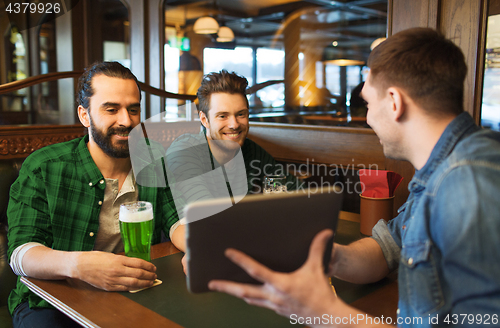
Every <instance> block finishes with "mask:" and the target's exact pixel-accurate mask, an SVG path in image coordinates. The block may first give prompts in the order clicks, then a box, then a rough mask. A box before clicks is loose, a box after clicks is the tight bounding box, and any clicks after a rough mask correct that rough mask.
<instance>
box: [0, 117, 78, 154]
mask: <svg viewBox="0 0 500 328" xmlns="http://www.w3.org/2000/svg"><path fill="white" fill-rule="evenodd" d="M86 133H87V132H86V128H85V127H83V126H82V125H81V124H74V125H39V126H2V128H1V129H0V160H1V159H17V158H26V157H27V156H28V155H29V154H31V153H32V152H34V151H35V150H37V149H40V148H42V147H45V146H48V145H52V144H55V143H59V142H63V141H68V140H72V139H75V138H78V137H82V136H83V135H85V134H86Z"/></svg>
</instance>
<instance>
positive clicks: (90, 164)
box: [75, 134, 105, 190]
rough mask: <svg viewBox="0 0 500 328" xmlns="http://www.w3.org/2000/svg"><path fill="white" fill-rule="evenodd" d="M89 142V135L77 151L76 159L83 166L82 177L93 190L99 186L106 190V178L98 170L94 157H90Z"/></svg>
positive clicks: (83, 139)
mask: <svg viewBox="0 0 500 328" xmlns="http://www.w3.org/2000/svg"><path fill="white" fill-rule="evenodd" d="M88 142H89V135H88V134H87V135H86V136H84V137H83V138H82V140H80V143H79V144H78V147H77V148H76V149H75V157H76V158H77V160H78V162H80V163H81V164H82V167H81V169H82V176H83V177H84V181H86V182H87V183H88V185H89V187H91V188H93V187H95V186H99V188H101V189H102V190H104V188H105V183H104V177H103V175H102V173H101V171H99V169H98V168H97V165H96V164H95V162H94V160H93V159H92V156H91V155H90V152H89V149H88V148H87V143H88Z"/></svg>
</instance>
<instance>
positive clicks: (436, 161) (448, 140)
mask: <svg viewBox="0 0 500 328" xmlns="http://www.w3.org/2000/svg"><path fill="white" fill-rule="evenodd" d="M479 129H480V128H479V127H478V126H476V124H475V123H474V120H473V119H472V117H471V116H470V115H469V113H467V112H463V113H461V114H460V115H458V116H457V117H455V119H454V120H453V121H451V123H450V124H448V126H447V127H446V129H445V130H444V132H443V134H442V135H441V137H440V138H439V140H438V142H437V143H436V145H435V146H434V148H433V149H432V152H431V155H430V156H429V159H428V160H427V162H426V163H425V165H424V167H422V168H421V169H420V170H418V171H416V172H415V175H414V176H413V179H412V180H411V182H410V184H409V185H408V189H409V190H410V192H412V191H418V190H419V189H423V188H425V185H426V184H427V181H428V180H429V178H430V176H431V175H432V173H434V171H435V170H436V169H437V167H438V166H439V165H440V164H441V163H442V162H443V161H444V160H445V159H446V158H447V157H448V156H449V155H450V153H451V152H452V151H453V149H454V148H455V146H456V144H457V143H458V142H459V141H460V140H461V139H463V138H465V137H466V136H468V135H470V134H471V133H473V132H475V131H477V130H479Z"/></svg>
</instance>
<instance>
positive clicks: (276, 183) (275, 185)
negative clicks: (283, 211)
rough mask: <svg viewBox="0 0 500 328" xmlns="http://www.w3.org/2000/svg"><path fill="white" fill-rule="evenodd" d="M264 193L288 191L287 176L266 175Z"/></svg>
mask: <svg viewBox="0 0 500 328" xmlns="http://www.w3.org/2000/svg"><path fill="white" fill-rule="evenodd" d="M263 187H264V188H263V191H264V194H271V193H278V192H286V176H284V175H282V174H281V175H268V176H265V177H264V186H263Z"/></svg>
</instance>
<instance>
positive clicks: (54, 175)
mask: <svg viewBox="0 0 500 328" xmlns="http://www.w3.org/2000/svg"><path fill="white" fill-rule="evenodd" d="M87 142H88V136H85V137H83V138H77V139H74V140H71V141H68V142H64V143H59V144H55V145H51V146H48V147H44V148H42V149H40V150H38V151H36V152H34V153H33V154H32V155H30V156H29V157H28V158H27V159H26V160H25V161H24V163H23V166H22V168H21V171H20V172H19V177H18V178H17V180H16V181H15V182H14V184H13V185H12V187H11V190H10V200H9V207H8V210H7V216H8V220H9V233H8V241H9V249H8V257H9V261H10V257H11V255H12V252H13V251H14V250H15V249H16V248H17V247H18V246H20V245H23V244H25V243H27V242H38V243H41V244H43V245H45V246H47V247H50V248H52V249H57V250H62V251H91V250H92V249H93V248H94V242H95V238H96V236H97V231H98V230H99V212H100V209H101V204H102V201H103V200H104V189H105V186H106V182H105V179H104V177H103V175H102V174H101V172H100V171H99V169H98V168H97V166H96V165H95V163H94V161H93V160H92V157H91V156H90V153H89V150H88V148H87ZM162 164H163V160H161V161H158V162H157V163H156V164H151V165H150V167H148V169H145V170H142V171H141V175H147V178H149V179H163V176H159V174H161V172H163V169H162ZM157 172H160V173H157ZM143 181H144V180H143ZM167 185H168V184H167ZM137 187H138V190H139V200H142V201H148V202H151V203H152V204H153V210H154V218H155V231H154V234H153V244H156V243H159V242H160V240H161V230H162V229H163V231H164V232H165V234H166V235H167V236H168V232H169V229H170V227H171V226H172V225H173V224H174V223H175V222H176V221H178V217H177V212H176V210H175V205H174V202H173V199H172V195H171V193H170V189H169V188H168V187H166V188H151V187H143V186H140V185H139V184H138V185H137ZM26 300H28V301H29V304H30V307H31V308H33V307H50V305H49V304H48V303H47V302H46V301H43V300H42V299H41V298H39V297H38V296H36V295H35V294H33V293H32V292H30V291H29V289H28V288H27V287H26V286H25V285H24V284H23V283H22V282H20V281H19V279H18V282H17V287H16V288H15V289H14V290H12V292H11V294H10V296H9V310H10V312H11V314H12V312H13V311H14V309H15V308H16V307H17V306H18V305H19V304H21V303H22V302H25V301H26Z"/></svg>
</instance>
